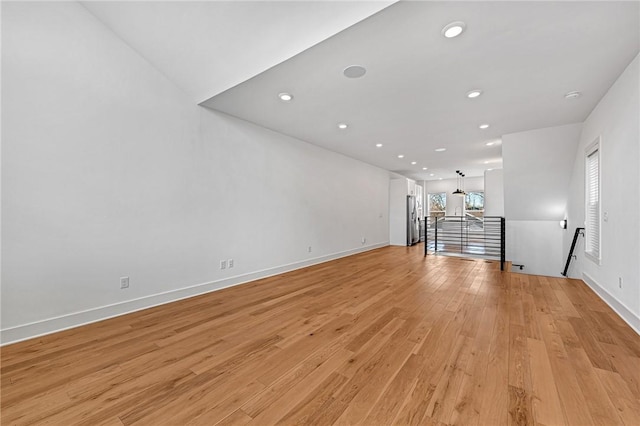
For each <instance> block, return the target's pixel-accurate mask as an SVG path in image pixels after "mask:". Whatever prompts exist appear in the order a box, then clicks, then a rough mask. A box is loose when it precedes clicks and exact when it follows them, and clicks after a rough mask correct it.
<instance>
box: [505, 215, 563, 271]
mask: <svg viewBox="0 0 640 426" xmlns="http://www.w3.org/2000/svg"><path fill="white" fill-rule="evenodd" d="M505 222H506V223H505V228H506V229H505V234H506V235H505V240H506V258H507V260H508V261H511V262H513V264H517V265H524V268H523V269H522V270H521V269H519V268H515V267H514V268H512V271H513V272H522V273H524V274H535V275H547V276H552V277H559V276H561V272H562V268H563V267H564V263H563V252H562V237H563V235H564V233H566V231H563V230H562V229H561V228H560V226H559V224H558V222H554V221H549V220H506V221H505ZM566 256H567V255H566V253H565V254H564V258H566Z"/></svg>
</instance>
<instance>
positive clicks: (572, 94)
mask: <svg viewBox="0 0 640 426" xmlns="http://www.w3.org/2000/svg"><path fill="white" fill-rule="evenodd" d="M580 96H582V93H580V92H578V91H577V90H575V91H573V92H569V93H565V95H564V98H565V99H576V98H579V97H580Z"/></svg>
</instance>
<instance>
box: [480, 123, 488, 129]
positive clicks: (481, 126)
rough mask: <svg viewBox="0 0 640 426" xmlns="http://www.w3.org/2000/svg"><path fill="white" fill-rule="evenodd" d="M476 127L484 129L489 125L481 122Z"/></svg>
mask: <svg viewBox="0 0 640 426" xmlns="http://www.w3.org/2000/svg"><path fill="white" fill-rule="evenodd" d="M478 127H479V128H481V129H482V130H484V129H488V128H489V125H488V124H481V125H479V126H478Z"/></svg>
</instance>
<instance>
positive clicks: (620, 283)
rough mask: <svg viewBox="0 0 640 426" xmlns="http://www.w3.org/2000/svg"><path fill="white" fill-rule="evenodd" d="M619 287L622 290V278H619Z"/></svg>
mask: <svg viewBox="0 0 640 426" xmlns="http://www.w3.org/2000/svg"><path fill="white" fill-rule="evenodd" d="M618 287H620V288H622V277H618Z"/></svg>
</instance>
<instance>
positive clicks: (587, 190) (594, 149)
mask: <svg viewBox="0 0 640 426" xmlns="http://www.w3.org/2000/svg"><path fill="white" fill-rule="evenodd" d="M593 155H597V160H598V170H597V173H598V174H597V180H598V181H597V187H598V188H597V196H598V199H597V203H598V205H597V211H596V214H597V240H598V246H597V253H596V252H594V251H593V250H591V248H592V244H591V239H592V238H593V234H592V233H593V232H594V231H593V230H592V229H591V227H590V221H589V212H590V209H591V208H592V207H591V206H590V205H589V199H590V195H591V180H590V176H589V159H590V158H591V157H592V156H593ZM584 229H585V232H584V234H585V243H584V254H585V257H586V258H587V259H589V260H591V261H592V262H594V263H595V264H597V265H600V261H601V260H602V150H601V143H600V136H598V137H597V138H596V139H595V140H594V141H593V142H592V143H591V144H589V146H587V148H586V149H585V154H584Z"/></svg>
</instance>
